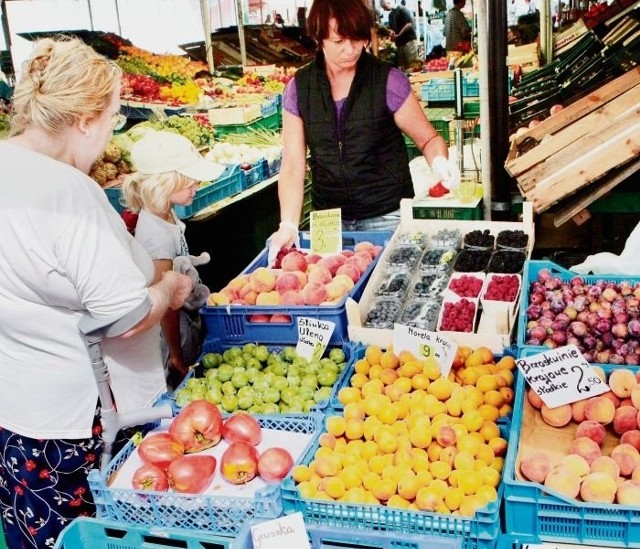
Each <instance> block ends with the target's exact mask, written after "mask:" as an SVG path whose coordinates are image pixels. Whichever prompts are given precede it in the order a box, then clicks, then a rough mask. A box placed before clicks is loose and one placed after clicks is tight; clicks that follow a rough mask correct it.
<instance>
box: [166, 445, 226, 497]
mask: <svg viewBox="0 0 640 549" xmlns="http://www.w3.org/2000/svg"><path fill="white" fill-rule="evenodd" d="M216 465H217V462H216V458H214V457H213V456H202V455H200V456H182V457H179V458H178V459H176V460H175V461H173V462H172V463H171V465H169V468H168V469H167V473H168V475H169V484H170V485H171V487H172V488H173V489H174V490H175V491H176V492H186V493H188V494H199V493H200V492H202V491H204V490H205V489H206V488H207V487H208V486H209V484H211V481H212V480H213V475H214V474H215V472H216Z"/></svg>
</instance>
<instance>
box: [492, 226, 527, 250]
mask: <svg viewBox="0 0 640 549" xmlns="http://www.w3.org/2000/svg"><path fill="white" fill-rule="evenodd" d="M528 243H529V235H528V234H527V233H525V232H524V231H522V230H517V231H510V230H505V231H500V232H499V233H498V238H496V244H497V245H498V247H501V248H516V249H525V248H526V247H527V244H528Z"/></svg>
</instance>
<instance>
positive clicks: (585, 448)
mask: <svg viewBox="0 0 640 549" xmlns="http://www.w3.org/2000/svg"><path fill="white" fill-rule="evenodd" d="M569 453H570V454H578V455H579V456H582V457H583V458H584V459H586V460H587V463H589V464H591V463H592V462H593V461H594V460H595V459H596V458H599V457H600V456H601V455H602V451H601V450H600V446H598V443H597V442H594V441H593V440H591V439H590V438H587V437H578V438H576V439H575V440H574V441H573V442H572V443H571V449H570V450H569Z"/></svg>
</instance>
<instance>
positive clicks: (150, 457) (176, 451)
mask: <svg viewBox="0 0 640 549" xmlns="http://www.w3.org/2000/svg"><path fill="white" fill-rule="evenodd" d="M182 454H184V445H183V444H182V442H180V441H179V440H178V439H177V438H176V437H174V436H173V435H171V434H170V433H155V434H151V435H148V436H146V437H145V438H144V439H143V440H142V442H141V443H140V445H139V446H138V455H139V456H140V459H141V460H142V462H143V463H145V464H148V465H155V466H156V467H160V469H166V468H167V467H168V466H169V464H170V463H171V462H172V461H173V460H174V459H176V458H178V457H180V456H181V455H182Z"/></svg>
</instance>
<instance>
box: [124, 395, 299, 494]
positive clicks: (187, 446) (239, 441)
mask: <svg viewBox="0 0 640 549" xmlns="http://www.w3.org/2000/svg"><path fill="white" fill-rule="evenodd" d="M262 433H263V431H262V427H261V425H260V423H259V422H258V421H257V420H256V419H255V418H254V417H253V416H251V415H250V414H247V413H243V412H237V413H235V414H232V415H230V416H229V417H227V418H226V419H223V417H222V415H221V413H220V411H219V410H218V408H217V407H216V406H215V405H214V404H211V403H210V402H207V401H206V400H196V401H193V402H191V403H190V404H188V405H187V406H186V407H185V408H184V409H182V410H181V411H180V413H179V414H178V415H177V416H176V417H174V418H173V420H172V421H171V423H170V424H169V429H168V431H161V432H151V433H149V434H147V436H146V437H145V438H143V439H142V441H141V442H140V444H139V445H138V448H137V456H138V458H139V460H140V461H141V463H142V465H140V466H139V467H138V468H137V469H136V470H135V471H134V473H133V475H132V480H131V484H132V486H133V488H135V489H137V490H153V491H168V490H171V491H174V492H179V493H185V494H200V493H202V492H204V491H205V490H206V489H207V488H208V487H209V486H210V485H211V483H212V481H213V479H214V477H215V474H216V470H217V469H218V459H216V457H215V456H213V455H211V454H208V453H203V452H204V451H205V450H209V449H210V448H213V447H215V446H218V445H219V444H220V443H221V442H223V441H224V443H225V445H226V448H225V449H224V451H223V452H222V455H221V456H220V458H219V465H220V467H219V469H218V470H219V473H220V476H221V477H222V478H223V479H224V480H225V481H226V482H229V483H231V484H247V483H249V482H250V481H251V480H253V479H254V478H255V477H256V476H260V477H261V478H262V479H263V480H264V481H266V482H269V483H272V482H279V481H280V480H281V479H282V478H284V477H285V476H286V475H287V473H288V472H289V470H290V469H291V467H292V466H293V458H292V457H291V454H290V453H289V452H288V451H287V450H286V449H284V448H281V447H278V446H270V447H269V448H263V451H262V452H260V451H259V450H258V445H259V444H260V443H261V442H262ZM194 454H195V455H194Z"/></svg>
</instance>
